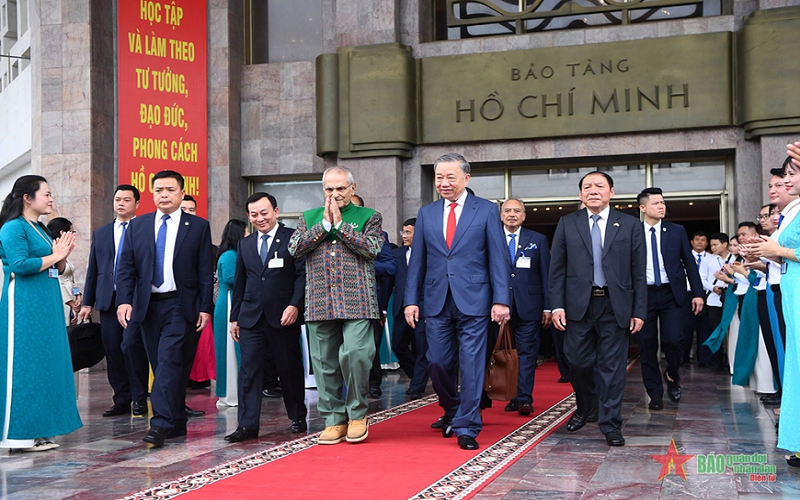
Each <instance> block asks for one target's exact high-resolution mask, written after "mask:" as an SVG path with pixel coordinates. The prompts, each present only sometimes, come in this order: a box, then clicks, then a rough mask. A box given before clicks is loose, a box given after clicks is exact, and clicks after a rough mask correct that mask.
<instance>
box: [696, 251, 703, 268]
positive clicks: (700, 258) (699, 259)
mask: <svg viewBox="0 0 800 500" xmlns="http://www.w3.org/2000/svg"><path fill="white" fill-rule="evenodd" d="M701 260H703V255H702V254H697V270H698V271H699V270H700V261H701Z"/></svg>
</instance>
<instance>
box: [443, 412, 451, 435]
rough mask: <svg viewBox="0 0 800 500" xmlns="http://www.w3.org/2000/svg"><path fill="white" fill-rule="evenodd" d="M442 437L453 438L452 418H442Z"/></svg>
mask: <svg viewBox="0 0 800 500" xmlns="http://www.w3.org/2000/svg"><path fill="white" fill-rule="evenodd" d="M442 437H446V438H449V437H453V417H448V416H447V415H445V416H443V417H442Z"/></svg>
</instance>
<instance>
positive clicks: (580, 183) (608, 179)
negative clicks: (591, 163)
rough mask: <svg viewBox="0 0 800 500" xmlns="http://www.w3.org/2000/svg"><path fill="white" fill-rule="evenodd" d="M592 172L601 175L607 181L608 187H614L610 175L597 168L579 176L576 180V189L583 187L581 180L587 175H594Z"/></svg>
mask: <svg viewBox="0 0 800 500" xmlns="http://www.w3.org/2000/svg"><path fill="white" fill-rule="evenodd" d="M594 174H600V175H602V176H603V177H605V178H606V180H607V181H608V187H610V188H613V187H614V179H612V178H611V176H610V175H608V174H607V173H605V172H601V171H599V170H595V171H593V172H589V173H588V174H586V175H584V176H583V177H581V180H579V181H578V190H581V189H583V180H584V179H586V178H587V177H589V176H590V175H594Z"/></svg>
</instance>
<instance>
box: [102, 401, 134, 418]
mask: <svg viewBox="0 0 800 500" xmlns="http://www.w3.org/2000/svg"><path fill="white" fill-rule="evenodd" d="M130 414H131V405H130V404H127V405H116V404H115V405H114V406H112V407H111V408H109V409H108V410H106V411H104V412H103V416H104V417H116V416H119V415H130Z"/></svg>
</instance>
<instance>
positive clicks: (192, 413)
mask: <svg viewBox="0 0 800 500" xmlns="http://www.w3.org/2000/svg"><path fill="white" fill-rule="evenodd" d="M205 414H206V412H204V411H203V410H192V409H191V408H189V407H188V406H187V407H186V416H187V417H202V416H203V415H205Z"/></svg>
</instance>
